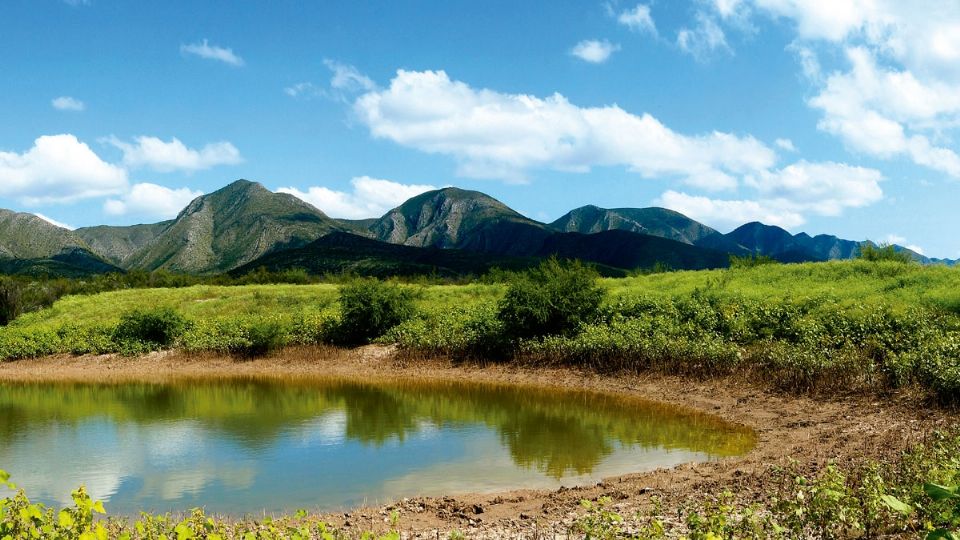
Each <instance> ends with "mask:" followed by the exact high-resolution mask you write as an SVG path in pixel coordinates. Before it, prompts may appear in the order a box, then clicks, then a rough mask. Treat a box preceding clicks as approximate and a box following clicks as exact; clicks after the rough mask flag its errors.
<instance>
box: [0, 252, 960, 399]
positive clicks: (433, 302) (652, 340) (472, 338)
mask: <svg viewBox="0 0 960 540" xmlns="http://www.w3.org/2000/svg"><path fill="white" fill-rule="evenodd" d="M508 281H509V280H508ZM599 285H600V287H601V288H602V289H603V297H602V298H603V300H602V303H601V305H600V309H599V310H597V311H596V312H595V313H591V314H590V315H589V317H584V318H583V320H579V321H577V325H576V327H575V328H574V329H572V330H570V331H563V332H555V333H552V334H550V335H531V336H519V337H518V336H517V335H513V334H511V332H510V331H509V330H510V329H508V328H505V325H504V316H503V311H502V307H503V306H502V304H503V298H504V295H505V294H506V291H507V290H508V285H507V284H496V283H494V284H483V283H475V284H467V285H411V284H403V285H398V286H399V287H403V288H405V289H408V290H409V291H411V292H412V293H413V294H412V296H413V298H414V308H415V309H414V313H415V315H414V316H413V317H412V318H408V319H407V320H406V321H405V322H403V323H401V324H400V325H398V326H396V327H394V328H392V329H391V330H390V331H388V332H386V335H384V336H381V337H379V338H378V339H379V341H381V342H385V343H396V344H398V345H399V346H400V347H401V348H402V349H404V350H405V351H407V352H408V353H410V354H415V355H434V354H440V355H451V356H454V357H461V358H480V359H483V360H503V361H509V360H512V359H522V360H524V361H528V362H535V363H545V364H570V365H578V366H590V367H593V368H596V369H599V370H619V369H626V370H633V371H644V370H655V371H658V372H665V373H678V374H686V375H692V376H699V377H704V376H707V377H709V376H716V375H726V374H730V373H735V372H743V373H745V374H748V375H750V376H752V377H756V378H757V379H758V380H764V381H767V382H769V383H771V384H774V385H776V386H779V387H782V388H784V389H790V390H816V389H824V390H830V389H844V390H847V389H861V388H862V389H872V390H882V389H893V388H898V387H902V386H905V385H911V386H918V387H921V388H923V389H925V390H927V391H929V392H930V393H931V394H933V395H935V396H937V397H938V398H940V399H942V400H943V401H955V400H957V398H958V397H960V270H955V269H950V268H945V267H937V266H933V267H924V266H919V265H915V264H903V263H898V262H890V261H864V260H858V261H838V262H829V263H810V264H797V265H778V264H764V265H759V266H754V267H741V268H731V269H726V270H714V271H699V272H670V273H661V274H652V275H643V276H636V277H631V278H623V279H604V280H600V281H599ZM338 290H339V289H338V286H337V285H333V284H307V285H247V286H232V287H220V286H209V285H201V286H194V287H186V288H176V289H143V290H123V291H113V292H106V293H102V294H96V295H89V296H68V297H66V298H64V299H62V300H60V301H58V302H56V303H55V304H54V305H53V306H52V307H50V308H47V309H43V310H40V311H37V312H33V313H29V314H26V315H24V316H22V317H20V318H19V319H17V320H16V321H14V322H13V323H12V324H11V325H9V326H8V327H5V328H2V329H0V358H3V359H7V360H12V359H18V358H27V357H37V356H44V355H50V354H58V353H72V354H85V353H110V352H126V353H140V352H144V351H148V350H152V349H157V348H163V347H175V348H179V349H183V350H188V351H216V352H222V353H240V354H243V353H244V352H250V351H254V352H260V353H263V352H269V351H270V350H273V349H275V348H278V347H281V346H284V345H303V344H314V343H336V342H337V341H338V337H340V336H338V332H340V330H341V327H340V326H338V325H339V323H340V320H341V306H340V303H339V300H338V298H339V292H338ZM144 306H157V307H165V308H169V310H172V311H175V312H176V314H177V315H178V316H179V317H182V319H183V320H184V323H185V324H184V328H183V331H182V332H178V333H177V334H176V335H175V336H173V337H172V339H171V340H170V342H169V343H166V342H150V341H142V340H141V341H138V340H136V339H130V338H129V336H127V335H125V334H123V333H122V332H118V330H117V329H118V325H120V322H121V319H122V317H123V316H124V314H129V313H131V312H133V311H135V310H137V309H141V308H143V307H144Z"/></svg>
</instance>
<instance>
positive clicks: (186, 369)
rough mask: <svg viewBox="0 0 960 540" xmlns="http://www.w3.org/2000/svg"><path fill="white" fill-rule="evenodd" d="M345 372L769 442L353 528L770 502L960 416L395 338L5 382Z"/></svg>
mask: <svg viewBox="0 0 960 540" xmlns="http://www.w3.org/2000/svg"><path fill="white" fill-rule="evenodd" d="M238 376H283V377H290V376H303V377H311V376H324V377H328V376H344V377H359V378H362V379H364V380H376V379H383V378H391V379H396V378H406V377H411V378H417V379H435V380H442V379H457V380H464V379H467V380H474V381H485V382H500V383H503V382H507V383H517V384H536V385H544V386H562V387H566V388H582V389H591V390H600V391H605V392H612V393H622V394H630V395H634V396H640V397H644V398H647V399H652V400H657V401H662V402H666V403H671V404H677V405H682V406H685V407H690V408H695V409H698V410H702V411H706V412H709V413H712V414H714V415H717V416H719V417H721V418H723V419H726V420H728V421H731V422H735V423H739V424H743V425H746V426H749V427H751V428H753V429H754V430H755V431H756V432H757V436H758V443H757V445H756V447H755V448H754V450H753V451H751V452H750V453H748V454H747V455H745V456H741V457H738V458H730V459H726V460H721V461H715V462H709V463H700V464H687V465H681V466H679V467H674V468H671V469H661V470H656V471H652V472H646V473H638V474H632V475H626V476H621V477H616V478H608V479H605V480H604V481H603V482H601V483H599V484H596V485H591V486H575V487H571V488H561V489H559V490H555V491H542V490H518V491H511V492H505V493H498V494H475V495H471V494H466V495H463V494H458V495H455V496H447V497H430V498H413V499H404V500H402V501H396V502H395V503H394V504H391V505H388V506H383V507H377V508H360V509H356V510H354V511H351V512H349V513H346V514H333V515H328V516H325V518H326V519H327V520H328V521H330V522H332V523H335V524H337V525H341V526H346V527H347V528H348V529H358V530H359V529H364V530H366V529H375V530H376V529H379V530H383V529H385V528H386V527H387V524H386V522H387V521H388V518H387V516H388V515H389V514H390V513H392V512H393V511H398V512H399V514H400V527H401V528H402V529H403V531H404V532H405V536H406V535H407V534H409V535H410V536H411V537H423V538H439V537H443V538H445V537H446V533H447V532H448V531H453V530H459V531H462V532H464V533H465V534H466V535H467V536H469V537H489V538H501V537H506V536H513V537H517V536H523V537H525V538H553V537H555V536H557V535H558V536H563V535H564V533H565V532H566V531H567V530H568V529H569V527H570V525H571V524H572V522H573V521H574V519H576V516H577V515H578V514H579V512H580V505H579V503H580V501H581V500H583V499H597V498H598V497H604V496H606V497H611V498H612V499H613V501H614V507H615V509H617V510H618V511H620V512H621V513H623V514H624V515H632V514H633V513H635V512H636V511H639V510H641V509H644V508H648V507H649V505H650V504H651V501H652V498H654V497H656V498H659V499H660V500H661V501H662V504H663V508H664V509H672V510H670V513H671V517H672V518H673V519H679V518H680V517H681V516H676V517H673V516H672V513H673V512H677V511H678V510H680V509H682V508H683V507H684V505H685V504H688V503H691V502H695V501H697V500H703V499H704V498H706V497H712V496H715V495H717V494H719V493H720V492H722V491H724V490H730V491H731V492H733V493H734V494H735V495H736V497H737V498H738V499H740V500H742V501H747V502H749V501H763V500H764V499H765V498H766V497H768V495H769V493H770V492H771V489H772V488H774V487H776V486H775V482H777V480H776V478H775V477H774V476H773V475H771V474H770V471H771V469H772V468H773V467H775V466H778V465H785V464H787V463H788V462H789V461H790V460H795V461H796V462H798V463H799V465H800V466H801V467H802V468H808V469H810V470H815V469H817V468H819V467H822V466H823V465H824V464H825V463H826V462H827V461H828V460H831V459H833V460H838V461H847V460H852V461H857V460H860V459H863V458H865V457H871V458H883V457H884V456H885V455H890V454H892V453H896V452H899V451H900V450H901V449H903V448H904V447H906V446H907V445H909V444H912V443H914V442H917V441H920V440H922V438H923V437H925V436H927V434H929V433H930V431H932V430H934V429H938V428H945V427H947V426H948V425H951V424H954V423H956V420H957V415H956V414H955V413H954V412H950V411H944V410H941V409H938V408H936V407H933V406H925V405H923V404H919V405H918V403H917V398H916V396H912V395H910V394H909V393H906V392H905V393H894V394H888V395H883V396H876V395H874V396H865V395H863V394H862V393H859V394H856V395H847V396H844V395H836V394H832V395H830V396H815V395H790V394H785V393H783V392H778V391H773V390H769V389H765V388H763V387H761V386H758V385H757V384H755V383H753V382H751V381H745V380H742V379H737V378H725V379H711V380H704V381H697V380H690V379H687V378H676V377H667V376H662V375H636V374H612V375H605V374H598V373H595V372H589V371H578V370H574V369H570V368H544V367H534V366H517V365H510V366H505V365H484V366H481V365H476V364H457V363H453V362H450V361H448V360H444V359H430V360H410V359H403V360H401V357H400V356H399V355H397V354H396V351H395V349H393V348H391V347H380V346H370V347H364V348H360V349H354V350H341V349H334V348H323V347H317V348H299V349H290V350H287V351H285V352H284V353H283V354H281V355H278V356H275V357H271V358H264V359H258V360H250V361H244V360H238V359H232V358H229V357H221V356H210V355H203V356H185V355H182V354H177V353H156V354H151V355H147V356H144V357H140V358H123V357H117V356H97V357H55V358H45V359H37V360H28V361H20V362H13V363H0V381H5V380H6V381H13V380H18V381H30V380H33V381H52V380H77V381H118V382H119V381H125V380H150V381H163V380H173V379H182V378H185V377H203V378H207V377H238Z"/></svg>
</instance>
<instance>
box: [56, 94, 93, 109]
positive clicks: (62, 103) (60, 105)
mask: <svg viewBox="0 0 960 540" xmlns="http://www.w3.org/2000/svg"><path fill="white" fill-rule="evenodd" d="M50 105H52V106H53V108H54V109H57V110H58V111H82V110H84V109H86V105H84V103H83V102H82V101H80V100H79V99H77V98H72V97H70V96H60V97H58V98H54V99H52V100H51V101H50Z"/></svg>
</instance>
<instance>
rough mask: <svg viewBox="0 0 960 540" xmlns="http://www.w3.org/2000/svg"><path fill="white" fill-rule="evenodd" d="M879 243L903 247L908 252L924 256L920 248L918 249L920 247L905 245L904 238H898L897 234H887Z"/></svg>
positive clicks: (905, 240)
mask: <svg viewBox="0 0 960 540" xmlns="http://www.w3.org/2000/svg"><path fill="white" fill-rule="evenodd" d="M881 243H883V244H896V245H898V246H903V247H905V248H907V249H909V250H910V251H913V252H915V253H918V254H920V255H924V253H923V248H922V247H920V246H918V245H916V244H909V243H907V239H906V238H904V237H903V236H900V235H899V234H888V235H887V236H886V237H884V239H883V240H882V241H881Z"/></svg>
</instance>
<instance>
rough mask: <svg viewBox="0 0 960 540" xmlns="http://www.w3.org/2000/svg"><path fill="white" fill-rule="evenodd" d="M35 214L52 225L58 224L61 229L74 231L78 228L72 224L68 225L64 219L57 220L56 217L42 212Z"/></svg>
mask: <svg viewBox="0 0 960 540" xmlns="http://www.w3.org/2000/svg"><path fill="white" fill-rule="evenodd" d="M33 215H35V216H37V217H38V218H40V219H42V220H44V221H46V222H47V223H49V224H51V225H56V226H57V227H60V228H61V229H67V230H68V231H72V230H74V229H76V227H72V226H70V225H67V224H66V223H63V222H62V221H57V220H55V219H53V218H50V217H47V216H45V215H43V214H41V213H40V212H34V214H33Z"/></svg>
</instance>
